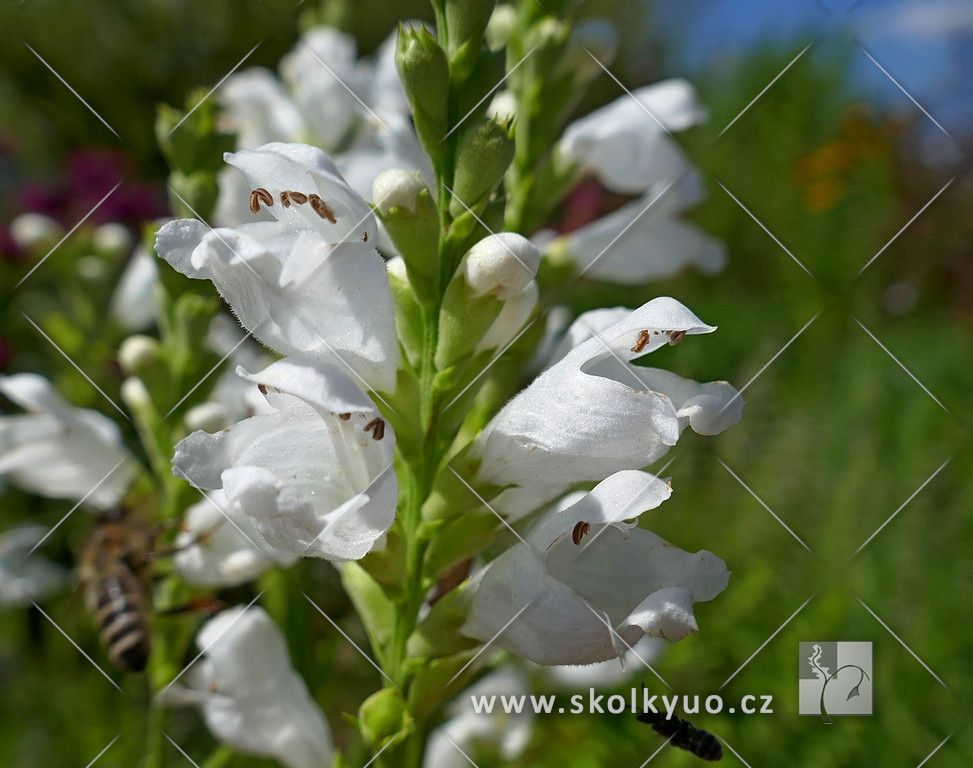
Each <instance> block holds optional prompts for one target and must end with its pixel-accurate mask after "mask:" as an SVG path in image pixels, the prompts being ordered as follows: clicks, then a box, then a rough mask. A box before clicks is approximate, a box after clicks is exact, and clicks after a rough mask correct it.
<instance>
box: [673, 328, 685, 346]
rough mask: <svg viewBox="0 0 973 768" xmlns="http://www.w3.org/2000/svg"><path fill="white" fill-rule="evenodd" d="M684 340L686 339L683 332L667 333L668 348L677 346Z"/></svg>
mask: <svg viewBox="0 0 973 768" xmlns="http://www.w3.org/2000/svg"><path fill="white" fill-rule="evenodd" d="M684 338H686V332H685V331H669V346H670V347H674V346H676V344H678V343H679V342H680V341H682V340H683V339H684Z"/></svg>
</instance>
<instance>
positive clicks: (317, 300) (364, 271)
mask: <svg viewBox="0 0 973 768" xmlns="http://www.w3.org/2000/svg"><path fill="white" fill-rule="evenodd" d="M227 162H229V163H230V164H231V165H234V166H235V167H237V168H239V169H240V170H241V171H243V172H244V173H245V174H246V176H247V178H248V180H249V183H250V187H251V189H253V190H255V191H254V192H253V195H254V197H253V198H252V199H251V207H252V208H260V209H261V210H269V211H271V212H272V213H273V215H274V216H275V217H276V218H277V220H276V221H260V222H251V223H249V224H242V225H240V226H238V227H235V228H232V229H231V228H224V229H216V230H210V229H207V227H206V226H205V225H204V224H203V223H202V222H200V221H197V220H195V219H180V220H178V221H174V222H170V223H169V224H166V225H165V226H164V227H162V228H161V229H160V230H159V233H158V236H157V240H156V250H157V251H158V252H159V255H160V256H162V257H163V258H164V259H166V261H168V262H169V263H170V264H171V265H172V266H173V267H174V268H175V269H176V270H178V271H179V272H182V273H183V274H184V275H187V276H189V277H193V278H198V279H208V280H212V281H213V283H214V285H216V287H217V289H218V290H219V292H220V294H221V295H222V296H223V298H224V299H225V300H226V301H227V303H228V304H229V305H230V307H231V308H232V310H233V312H234V314H235V315H236V316H237V318H238V319H239V320H240V322H241V323H242V324H243V325H244V327H246V328H247V330H249V331H250V332H251V333H253V335H254V336H255V337H256V338H257V339H259V340H260V341H262V342H263V343H265V344H266V345H267V346H269V347H271V348H272V349H274V350H276V351H278V352H280V353H282V354H287V355H302V354H303V355H309V356H311V357H314V358H316V359H318V360H323V361H326V362H330V363H334V364H339V365H341V364H343V365H348V366H349V367H350V368H352V370H353V371H354V372H355V373H356V374H357V375H358V376H360V377H361V378H362V379H363V380H364V381H365V382H367V383H368V385H369V386H371V387H375V388H376V389H379V390H383V391H390V390H392V389H394V387H395V376H396V369H397V368H398V365H399V344H398V340H397V338H396V335H395V320H394V311H393V307H392V294H391V289H390V288H389V281H388V273H387V272H386V268H385V262H384V261H383V259H382V257H381V256H380V255H379V254H378V251H376V250H375V247H374V243H375V242H376V239H377V232H378V230H377V229H376V223H375V217H374V215H373V214H372V211H371V208H369V206H368V203H366V202H365V201H364V200H363V199H362V198H361V197H360V196H359V195H358V194H357V193H356V192H355V191H354V190H353V189H351V188H350V187H349V186H348V185H347V184H346V183H345V181H344V179H342V178H341V175H340V174H339V173H338V171H337V169H336V168H335V166H334V164H333V163H332V162H331V160H330V158H328V156H327V155H325V154H324V153H323V152H322V151H321V150H319V149H317V148H315V147H309V146H306V145H302V144H268V145H266V146H263V147H261V148H259V149H256V150H244V151H241V152H236V153H233V154H229V155H227ZM243 204H244V201H242V200H241V205H243Z"/></svg>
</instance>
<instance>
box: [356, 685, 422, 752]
mask: <svg viewBox="0 0 973 768" xmlns="http://www.w3.org/2000/svg"><path fill="white" fill-rule="evenodd" d="M358 726H359V728H360V729H361V734H362V737H363V738H364V739H365V742H366V743H367V744H368V745H369V746H370V747H371V748H372V750H378V749H381V748H382V747H384V746H385V745H386V744H388V742H389V740H390V739H391V738H393V737H401V736H404V735H405V734H407V733H408V732H410V731H411V730H412V717H411V716H410V715H409V710H408V707H407V706H406V703H405V699H403V698H402V694H401V693H399V692H398V691H397V690H395V689H394V688H383V689H382V690H381V691H378V692H377V693H373V694H372V695H371V696H369V697H368V698H367V699H365V701H363V702H362V705H361V707H360V708H359V709H358Z"/></svg>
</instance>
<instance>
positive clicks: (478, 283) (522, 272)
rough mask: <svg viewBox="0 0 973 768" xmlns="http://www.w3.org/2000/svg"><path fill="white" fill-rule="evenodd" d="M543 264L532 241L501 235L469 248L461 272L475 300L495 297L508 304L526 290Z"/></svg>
mask: <svg viewBox="0 0 973 768" xmlns="http://www.w3.org/2000/svg"><path fill="white" fill-rule="evenodd" d="M540 263H541V254H540V251H538V250H537V248H536V247H535V246H534V244H533V243H532V242H531V241H530V240H528V239H527V238H526V237H524V236H523V235H518V234H516V233H514V232H501V233H500V234H498V235H489V236H487V237H484V238H483V239H482V240H481V241H480V242H478V243H477V244H476V245H474V246H473V247H472V248H470V250H469V252H468V253H467V254H466V257H465V258H464V259H463V264H462V266H461V267H460V268H461V269H462V270H463V276H464V277H465V278H466V283H467V285H469V286H470V288H471V289H472V290H473V295H474V296H485V295H486V294H488V293H492V294H494V295H496V296H497V298H499V299H501V300H506V299H509V298H510V297H511V296H513V295H514V294H516V293H519V292H520V291H522V290H523V289H524V288H526V287H527V285H528V284H529V283H530V281H531V280H533V279H534V275H536V274H537V268H538V267H539V266H540Z"/></svg>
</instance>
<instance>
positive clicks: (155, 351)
mask: <svg viewBox="0 0 973 768" xmlns="http://www.w3.org/2000/svg"><path fill="white" fill-rule="evenodd" d="M158 355H159V342H158V341H157V340H156V339H153V338H152V337H151V336H143V335H142V334H136V335H135V336H129V337H128V338H127V339H125V340H124V341H123V342H122V343H121V345H119V347H118V364H119V365H121V366H122V369H123V370H124V371H125V372H126V373H132V372H133V371H137V370H139V369H141V368H144V367H145V366H146V365H149V364H151V363H152V362H154V361H155V360H156V358H157V357H158Z"/></svg>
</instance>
